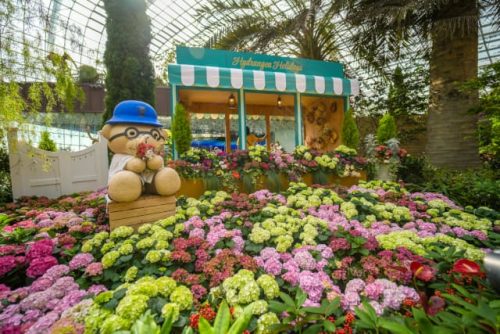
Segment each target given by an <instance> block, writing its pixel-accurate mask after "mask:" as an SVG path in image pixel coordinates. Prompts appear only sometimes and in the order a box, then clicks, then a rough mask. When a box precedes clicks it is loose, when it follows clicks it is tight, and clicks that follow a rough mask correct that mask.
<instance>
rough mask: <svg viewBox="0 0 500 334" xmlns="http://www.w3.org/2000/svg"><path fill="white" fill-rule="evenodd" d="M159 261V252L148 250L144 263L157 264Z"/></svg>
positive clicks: (160, 254)
mask: <svg viewBox="0 0 500 334" xmlns="http://www.w3.org/2000/svg"><path fill="white" fill-rule="evenodd" d="M161 259H162V253H161V252H160V251H157V250H150V251H149V252H148V253H147V254H146V261H148V262H149V263H157V262H160V261H161Z"/></svg>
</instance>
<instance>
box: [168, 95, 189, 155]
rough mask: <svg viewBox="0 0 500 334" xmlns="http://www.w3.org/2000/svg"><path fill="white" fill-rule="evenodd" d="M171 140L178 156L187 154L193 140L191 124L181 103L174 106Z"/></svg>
mask: <svg viewBox="0 0 500 334" xmlns="http://www.w3.org/2000/svg"><path fill="white" fill-rule="evenodd" d="M172 139H173V141H174V144H175V148H176V149H177V153H178V154H179V155H181V154H183V153H185V152H187V151H188V150H189V148H190V147H191V141H192V140H193V135H192V133H191V123H190V120H189V117H188V114H187V112H186V109H185V108H184V106H183V105H182V104H181V103H178V104H177V105H176V106H175V114H174V119H173V120H172Z"/></svg>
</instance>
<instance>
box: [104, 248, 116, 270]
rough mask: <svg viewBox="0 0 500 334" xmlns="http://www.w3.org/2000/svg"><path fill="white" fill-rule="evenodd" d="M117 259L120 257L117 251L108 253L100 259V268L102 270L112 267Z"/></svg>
mask: <svg viewBox="0 0 500 334" xmlns="http://www.w3.org/2000/svg"><path fill="white" fill-rule="evenodd" d="M119 257H120V253H119V252H117V251H111V252H109V253H106V254H104V256H103V257H102V260H101V262H102V267H103V268H104V269H107V268H110V267H112V266H113V265H114V264H115V262H116V260H118V258H119Z"/></svg>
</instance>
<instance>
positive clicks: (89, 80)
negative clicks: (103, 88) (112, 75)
mask: <svg viewBox="0 0 500 334" xmlns="http://www.w3.org/2000/svg"><path fill="white" fill-rule="evenodd" d="M98 82H99V73H97V70H96V68H95V67H93V66H89V65H81V66H80V68H79V69H78V83H80V84H96V83H98Z"/></svg>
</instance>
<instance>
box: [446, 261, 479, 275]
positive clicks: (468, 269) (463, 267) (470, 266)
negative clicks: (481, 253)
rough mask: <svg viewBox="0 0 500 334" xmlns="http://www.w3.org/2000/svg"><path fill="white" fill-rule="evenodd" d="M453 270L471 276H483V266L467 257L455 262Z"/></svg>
mask: <svg viewBox="0 0 500 334" xmlns="http://www.w3.org/2000/svg"><path fill="white" fill-rule="evenodd" d="M452 272H455V273H460V274H462V275H470V276H481V275H482V272H481V267H480V266H479V264H477V263H476V262H474V261H470V260H467V259H460V260H457V261H456V262H455V264H454V265H453V269H452Z"/></svg>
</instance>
